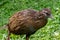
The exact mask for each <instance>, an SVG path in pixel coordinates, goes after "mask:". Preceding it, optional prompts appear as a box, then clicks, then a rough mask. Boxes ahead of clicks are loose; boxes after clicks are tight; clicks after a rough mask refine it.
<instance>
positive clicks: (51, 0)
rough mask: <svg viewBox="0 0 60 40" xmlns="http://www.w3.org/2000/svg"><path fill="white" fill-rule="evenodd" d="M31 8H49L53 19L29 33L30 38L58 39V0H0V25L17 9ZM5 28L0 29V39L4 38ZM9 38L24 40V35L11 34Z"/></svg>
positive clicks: (59, 17) (59, 0)
mask: <svg viewBox="0 0 60 40" xmlns="http://www.w3.org/2000/svg"><path fill="white" fill-rule="evenodd" d="M28 8H33V9H35V10H41V9H43V8H50V9H51V12H52V15H53V17H54V19H55V20H51V19H48V23H47V25H46V26H45V27H43V28H41V29H40V30H38V31H37V32H36V33H35V34H34V35H31V37H30V40H60V25H59V24H60V0H0V26H3V25H5V24H7V23H8V21H9V18H10V17H11V16H12V15H13V14H14V13H15V12H17V11H20V10H24V9H28ZM7 35H8V32H7V29H4V30H0V40H5V38H6V37H7ZM10 37H11V40H25V35H24V36H19V35H14V34H11V36H10Z"/></svg>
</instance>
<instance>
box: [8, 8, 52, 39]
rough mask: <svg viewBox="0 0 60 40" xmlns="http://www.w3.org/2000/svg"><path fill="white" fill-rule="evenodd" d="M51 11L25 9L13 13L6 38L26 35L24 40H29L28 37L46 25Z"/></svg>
mask: <svg viewBox="0 0 60 40" xmlns="http://www.w3.org/2000/svg"><path fill="white" fill-rule="evenodd" d="M51 17H52V16H51V10H50V9H49V8H44V9H42V10H40V11H36V10H33V9H26V10H22V11H19V12H17V13H15V14H14V15H13V16H12V17H11V18H10V20H9V23H8V25H7V26H8V31H9V34H8V38H7V40H10V34H11V33H13V34H16V35H23V34H26V40H29V37H30V35H32V34H34V33H35V32H36V31H37V30H38V29H40V28H42V27H44V26H45V25H46V24H47V21H48V18H51Z"/></svg>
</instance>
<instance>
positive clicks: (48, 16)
mask: <svg viewBox="0 0 60 40" xmlns="http://www.w3.org/2000/svg"><path fill="white" fill-rule="evenodd" d="M40 13H41V14H42V15H44V16H45V17H46V18H52V19H53V16H52V14H51V10H50V9H49V8H44V9H43V10H41V11H40Z"/></svg>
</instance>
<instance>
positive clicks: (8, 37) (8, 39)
mask: <svg viewBox="0 0 60 40" xmlns="http://www.w3.org/2000/svg"><path fill="white" fill-rule="evenodd" d="M7 40H10V32H9V31H8V36H7Z"/></svg>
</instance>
